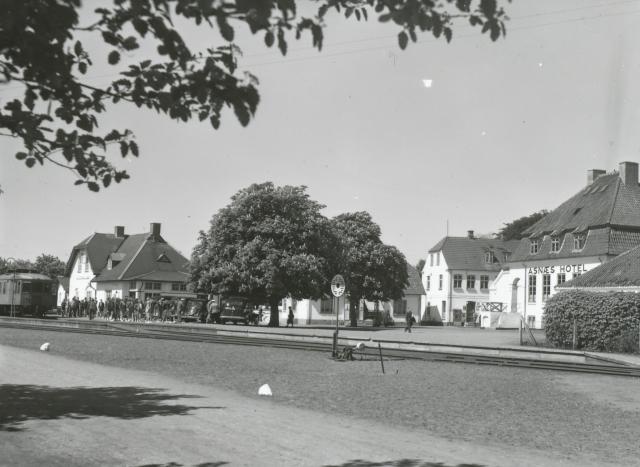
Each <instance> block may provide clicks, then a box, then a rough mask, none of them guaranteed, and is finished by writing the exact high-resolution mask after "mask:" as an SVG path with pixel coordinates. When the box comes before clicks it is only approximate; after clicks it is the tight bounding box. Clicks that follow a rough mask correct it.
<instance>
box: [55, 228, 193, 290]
mask: <svg viewBox="0 0 640 467" xmlns="http://www.w3.org/2000/svg"><path fill="white" fill-rule="evenodd" d="M160 228H161V226H160V224H159V223H151V225H150V229H149V232H145V233H140V234H132V235H127V234H125V230H124V227H122V226H116V227H115V229H114V233H113V234H106V233H94V234H92V235H90V236H89V237H87V238H86V239H84V240H83V241H82V242H80V243H79V244H77V245H76V246H74V247H73V250H72V251H71V255H70V257H69V260H68V262H67V270H66V276H67V277H68V278H69V289H68V291H69V298H73V297H78V298H79V299H83V298H85V297H90V298H97V299H102V300H105V299H106V298H107V297H119V298H124V297H135V298H140V299H143V300H144V299H145V298H147V297H159V296H167V297H169V296H170V297H182V296H194V294H192V293H189V292H188V291H187V282H188V280H189V271H188V264H189V261H188V260H187V258H185V257H184V256H182V254H180V253H179V252H178V251H177V250H176V249H175V248H173V247H172V246H171V245H169V244H168V243H167V242H166V241H165V240H164V238H162V236H161V235H160Z"/></svg>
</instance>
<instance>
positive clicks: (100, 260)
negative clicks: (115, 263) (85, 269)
mask: <svg viewBox="0 0 640 467" xmlns="http://www.w3.org/2000/svg"><path fill="white" fill-rule="evenodd" d="M123 240H124V238H120V237H116V236H115V235H114V234H105V233H94V234H93V235H90V236H89V237H87V238H85V239H84V240H83V241H81V242H80V243H78V244H77V245H76V246H74V247H73V250H72V251H71V255H70V256H69V261H68V262H67V268H66V271H65V276H70V275H71V268H73V263H74V262H75V259H76V256H77V254H78V252H79V251H80V250H86V251H87V258H88V260H89V264H90V265H91V270H92V271H93V273H94V274H99V273H100V271H102V269H103V268H104V267H105V266H106V265H107V259H108V258H109V255H110V254H111V253H112V252H114V251H116V250H117V249H118V246H119V245H120V244H121V243H122V242H123Z"/></svg>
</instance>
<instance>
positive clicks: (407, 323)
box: [404, 310, 413, 333]
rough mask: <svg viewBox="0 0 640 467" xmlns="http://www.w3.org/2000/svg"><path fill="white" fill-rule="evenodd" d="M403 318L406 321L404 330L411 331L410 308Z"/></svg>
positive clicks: (411, 315)
mask: <svg viewBox="0 0 640 467" xmlns="http://www.w3.org/2000/svg"><path fill="white" fill-rule="evenodd" d="M404 319H405V321H406V323H405V327H404V332H409V333H410V332H411V326H413V312H412V311H411V310H409V311H407V313H406V314H405V315H404Z"/></svg>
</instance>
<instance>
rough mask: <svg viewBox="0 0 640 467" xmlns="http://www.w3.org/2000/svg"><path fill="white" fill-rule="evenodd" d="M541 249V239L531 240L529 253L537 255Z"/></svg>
mask: <svg viewBox="0 0 640 467" xmlns="http://www.w3.org/2000/svg"><path fill="white" fill-rule="evenodd" d="M539 250H540V240H538V239H534V240H531V244H530V245H529V253H531V254H532V255H535V254H536V253H538V251H539Z"/></svg>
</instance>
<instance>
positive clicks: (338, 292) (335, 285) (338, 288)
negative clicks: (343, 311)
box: [331, 274, 346, 357]
mask: <svg viewBox="0 0 640 467" xmlns="http://www.w3.org/2000/svg"><path fill="white" fill-rule="evenodd" d="M345 290H346V285H345V282H344V278H343V277H342V276H341V275H340V274H336V275H335V276H333V279H331V293H332V294H333V297H334V298H333V302H334V303H335V307H336V330H335V332H334V333H333V356H334V357H336V356H337V355H338V331H339V329H340V317H339V308H340V306H339V305H340V297H341V296H342V295H343V294H344V291H345Z"/></svg>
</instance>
